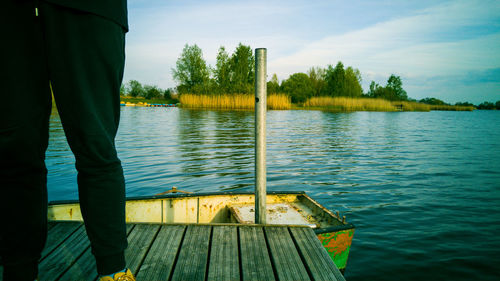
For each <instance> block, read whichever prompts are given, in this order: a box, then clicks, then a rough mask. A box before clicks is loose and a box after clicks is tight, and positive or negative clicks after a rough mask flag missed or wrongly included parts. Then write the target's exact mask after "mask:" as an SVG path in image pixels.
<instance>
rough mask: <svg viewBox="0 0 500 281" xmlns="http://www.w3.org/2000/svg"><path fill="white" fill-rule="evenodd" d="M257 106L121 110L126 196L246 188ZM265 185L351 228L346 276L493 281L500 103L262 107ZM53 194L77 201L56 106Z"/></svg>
mask: <svg viewBox="0 0 500 281" xmlns="http://www.w3.org/2000/svg"><path fill="white" fill-rule="evenodd" d="M253 120H254V115H253V112H248V111H202V110H187V109H179V108H132V107H122V119H121V124H120V129H119V133H118V136H117V142H116V146H117V149H118V154H119V156H120V158H121V160H122V162H123V168H124V171H125V178H126V182H127V195H128V196H137V195H153V194H156V193H159V192H162V191H165V190H168V189H170V188H171V187H172V186H177V187H178V188H179V189H182V190H187V191H195V192H211V191H229V190H231V191H251V190H253V176H254V173H253V169H254V168H253V167H254V162H253V159H254V148H253V143H254V131H253V126H254V125H253ZM267 142H268V146H267V165H268V167H267V168H268V190H275V191H286V190H294V191H302V190H303V191H306V192H307V193H308V194H309V195H310V196H312V197H313V198H314V199H316V200H318V201H319V202H320V203H321V204H323V205H324V206H325V207H327V208H329V209H330V210H334V211H335V210H339V211H340V212H341V213H344V214H345V215H346V216H347V220H348V221H350V222H352V223H354V225H355V226H356V232H355V235H354V241H353V245H352V248H351V254H350V256H349V262H348V266H347V271H346V277H347V279H348V280H470V279H479V280H500V234H499V233H500V111H475V112H426V113H410V112H404V113H395V112H391V113H382V112H356V113H330V112H322V111H270V112H268V115H267ZM47 166H48V169H49V178H48V185H49V200H61V199H76V198H77V188H76V172H75V170H74V158H73V156H72V154H71V152H70V150H69V148H68V146H67V144H66V142H65V138H64V133H63V131H62V128H61V125H60V123H59V117H58V116H57V114H53V115H52V118H51V137H50V145H49V149H48V151H47Z"/></svg>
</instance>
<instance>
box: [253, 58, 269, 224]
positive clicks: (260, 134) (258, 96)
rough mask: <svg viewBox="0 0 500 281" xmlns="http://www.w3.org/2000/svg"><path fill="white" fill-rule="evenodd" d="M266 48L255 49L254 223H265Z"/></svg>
mask: <svg viewBox="0 0 500 281" xmlns="http://www.w3.org/2000/svg"><path fill="white" fill-rule="evenodd" d="M266 60H267V49H265V48H260V49H255V223H257V224H265V223H266V111H267V82H266V78H267V75H266V68H267V66H266V64H267V62H266Z"/></svg>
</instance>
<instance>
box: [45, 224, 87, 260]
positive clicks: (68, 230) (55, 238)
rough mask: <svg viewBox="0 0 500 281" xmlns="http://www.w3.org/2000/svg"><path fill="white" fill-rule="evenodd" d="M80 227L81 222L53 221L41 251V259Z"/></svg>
mask: <svg viewBox="0 0 500 281" xmlns="http://www.w3.org/2000/svg"><path fill="white" fill-rule="evenodd" d="M51 224H52V223H51ZM80 227H81V228H83V223H81V222H64V223H55V224H54V225H53V226H52V227H51V228H50V230H49V231H48V235H47V242H46V243H45V248H44V249H43V251H42V260H43V259H44V258H45V257H46V256H47V255H48V254H50V253H51V252H52V251H53V250H54V249H55V248H57V246H59V245H60V244H61V243H62V242H63V241H64V240H66V239H67V238H68V237H69V236H70V235H71V234H72V233H73V232H75V231H76V229H77V228H80Z"/></svg>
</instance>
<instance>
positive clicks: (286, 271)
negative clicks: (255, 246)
mask: <svg viewBox="0 0 500 281" xmlns="http://www.w3.org/2000/svg"><path fill="white" fill-rule="evenodd" d="M264 232H265V233H266V237H267V242H268V243H269V250H270V252H271V260H272V262H273V265H274V268H275V269H276V274H277V275H278V280H280V281H282V280H291V281H294V280H310V278H309V275H308V274H307V270H306V268H305V267H304V264H303V263H302V259H301V258H300V255H299V253H298V251H297V249H296V248H295V244H294V242H293V240H292V237H291V236H290V233H289V232H288V228H287V227H278V226H276V227H264Z"/></svg>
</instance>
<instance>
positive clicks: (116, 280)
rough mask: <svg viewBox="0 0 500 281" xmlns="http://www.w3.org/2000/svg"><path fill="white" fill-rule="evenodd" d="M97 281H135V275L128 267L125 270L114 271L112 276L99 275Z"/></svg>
mask: <svg viewBox="0 0 500 281" xmlns="http://www.w3.org/2000/svg"><path fill="white" fill-rule="evenodd" d="M99 281H135V277H134V274H132V272H131V271H130V269H127V270H126V271H125V272H118V273H116V274H115V275H114V276H113V278H111V277H109V276H104V277H101V278H99Z"/></svg>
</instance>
